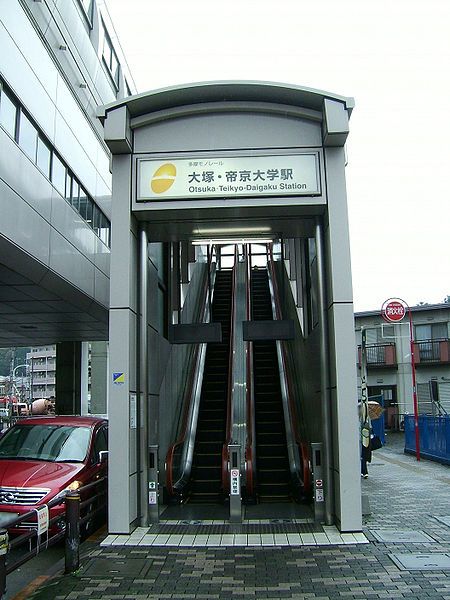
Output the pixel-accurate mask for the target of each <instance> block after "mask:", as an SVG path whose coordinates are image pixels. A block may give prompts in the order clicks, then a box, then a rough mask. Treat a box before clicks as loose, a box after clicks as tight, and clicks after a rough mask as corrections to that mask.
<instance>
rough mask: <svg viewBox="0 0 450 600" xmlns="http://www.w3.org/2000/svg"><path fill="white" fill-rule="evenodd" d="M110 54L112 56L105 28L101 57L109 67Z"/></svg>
mask: <svg viewBox="0 0 450 600" xmlns="http://www.w3.org/2000/svg"><path fill="white" fill-rule="evenodd" d="M111 56H112V48H111V42H110V41H109V37H108V34H107V33H106V29H105V39H104V42H103V58H104V60H105V62H106V64H107V65H108V67H109V68H111Z"/></svg>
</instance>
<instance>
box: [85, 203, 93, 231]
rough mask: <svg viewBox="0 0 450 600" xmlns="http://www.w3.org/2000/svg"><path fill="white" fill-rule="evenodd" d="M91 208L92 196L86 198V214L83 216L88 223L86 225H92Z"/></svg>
mask: <svg viewBox="0 0 450 600" xmlns="http://www.w3.org/2000/svg"><path fill="white" fill-rule="evenodd" d="M93 209H94V203H93V201H92V198H89V197H88V198H86V216H85V217H84V218H85V219H86V223H88V225H90V226H91V227H92V225H93V224H92V216H93Z"/></svg>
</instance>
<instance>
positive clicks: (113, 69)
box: [102, 26, 119, 88]
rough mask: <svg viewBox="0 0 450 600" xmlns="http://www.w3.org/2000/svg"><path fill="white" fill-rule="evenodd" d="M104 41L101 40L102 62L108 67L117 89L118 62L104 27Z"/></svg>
mask: <svg viewBox="0 0 450 600" xmlns="http://www.w3.org/2000/svg"><path fill="white" fill-rule="evenodd" d="M103 31H104V34H105V35H104V40H103V57H102V58H103V61H104V62H105V64H106V66H107V67H108V70H109V74H110V75H111V77H112V80H113V81H114V84H115V86H116V88H118V87H119V60H118V58H117V54H116V51H115V50H114V46H113V45H112V42H111V38H110V37H109V34H108V32H107V31H106V27H105V26H103Z"/></svg>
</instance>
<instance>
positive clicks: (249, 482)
mask: <svg viewBox="0 0 450 600" xmlns="http://www.w3.org/2000/svg"><path fill="white" fill-rule="evenodd" d="M246 261H247V265H246V267H247V268H246V290H247V293H246V303H247V307H246V312H247V321H250V320H251V318H252V315H251V289H250V285H251V279H250V272H251V261H250V257H249V246H247V247H246ZM246 345H247V356H246V371H247V377H246V383H247V388H246V405H247V442H246V446H245V468H246V472H245V477H246V488H247V491H246V493H247V495H248V496H253V491H254V483H255V476H254V475H255V455H256V453H255V439H256V435H255V417H254V413H255V411H254V405H255V398H254V387H253V370H252V365H253V344H252V342H248V341H247V342H246Z"/></svg>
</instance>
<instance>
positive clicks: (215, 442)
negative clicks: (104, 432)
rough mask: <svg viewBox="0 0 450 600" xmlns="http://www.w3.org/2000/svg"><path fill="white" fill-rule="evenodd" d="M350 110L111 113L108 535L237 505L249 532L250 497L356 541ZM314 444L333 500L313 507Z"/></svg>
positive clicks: (202, 102)
mask: <svg viewBox="0 0 450 600" xmlns="http://www.w3.org/2000/svg"><path fill="white" fill-rule="evenodd" d="M352 107H353V101H352V99H351V98H346V97H341V96H337V95H333V94H329V93H325V92H320V91H316V90H311V89H306V88H301V87H295V86H288V85H283V84H272V83H259V82H211V83H201V84H192V85H187V86H180V87H173V88H168V89H163V90H158V91H154V92H149V93H145V94H140V95H137V96H133V97H130V98H127V99H124V100H121V101H118V102H115V103H113V104H109V105H106V106H103V107H100V108H99V112H98V116H99V118H100V119H101V121H102V123H103V125H104V135H105V141H106V143H107V144H108V146H109V148H110V150H111V152H112V177H113V199H112V246H111V293H110V335H109V339H110V378H111V379H110V397H109V407H108V414H109V419H110V461H109V469H110V476H109V481H110V483H109V485H110V488H109V531H110V533H128V532H130V531H131V530H132V529H133V528H134V527H135V526H137V525H143V526H145V525H148V524H149V523H150V522H155V521H157V520H158V518H159V515H160V511H161V506H162V504H163V503H165V502H169V503H170V502H174V501H181V502H186V501H188V502H195V499H196V498H197V500H198V502H203V503H204V506H205V507H206V506H207V505H208V504H210V503H211V502H218V503H220V502H221V503H222V504H223V503H226V502H228V499H229V497H230V498H231V501H230V507H231V509H232V511H231V512H232V515H233V514H234V517H235V518H236V519H237V520H239V514H238V513H236V512H234V513H233V510H234V508H233V507H234V502H235V500H236V496H239V498H241V497H243V498H244V499H245V500H247V501H248V502H257V503H258V502H264V500H266V501H268V502H269V503H270V502H271V501H272V502H274V503H275V502H277V501H283V498H281V496H283V494H284V496H285V497H284V500H288V499H291V500H292V499H297V500H298V499H299V498H300V497H302V496H303V497H304V496H307V495H308V494H311V493H312V494H313V495H315V497H316V499H318V500H319V501H320V502H322V501H323V507H324V512H323V520H324V521H325V522H326V523H327V524H333V523H334V524H336V525H337V526H338V527H339V528H340V530H341V531H358V530H360V529H361V488H360V477H359V443H358V440H359V435H358V427H359V424H358V416H357V408H356V360H355V350H354V348H355V340H354V326H353V304H352V283H351V268H350V248H349V232H348V217H347V202H346V188H345V174H344V169H345V151H344V144H345V141H346V139H347V135H348V132H349V127H348V123H349V117H350V114H351V110H352ZM230 247H231V248H233V247H236V248H237V250H236V252H234V253H233V252H231V254H232V255H233V256H234V259H233V261H232V263H231V264H228V263H227V260H228V259H227V257H226V255H227V250H229V249H230ZM257 248H259V250H261V249H262V250H261V251H262V254H263V256H264V255H265V256H266V260H265V261H263V263H262V264H261V262H258V260H259V259H258V260H256V259H255V258H254V257H253V259H252V254H253V255H254V254H255V249H257ZM274 323H275V324H274ZM264 344H266V345H264ZM270 344H272V346H270ZM274 365H275V366H274ZM268 375H269V376H268ZM264 378H266V379H264ZM274 379H276V380H277V381H278V382H279V385H278V387H277V389H276V390H275V388H269V387H268V386H269V384H270V383H273V381H272V380H274ZM208 386H209V387H208ZM268 390H269V393H268ZM264 393H266V395H265V397H264ZM275 396H277V397H278V396H279V398H280V403H281V404H280V406H282V408H277V407H276V406H275V399H274V398H275ZM271 436H272V439H271ZM177 442H178V443H177ZM312 444H313V448H314V447H316V446H314V444H321V448H322V452H321V454H320V465H317V467H318V468H319V467H320V469H321V473H322V474H321V479H320V486H321V489H320V490H316V489H312V490H311V489H310V488H308V482H307V479H308V475H307V473H306V471H307V469H306V468H305V465H307V464H308V461H310V460H311V454H310V452H311V451H310V448H311V445H312ZM281 446H283V447H284V448H285V450H284V451H283V453H281V454H277V453H276V452H275V450H274V449H275V447H281ZM282 454H283V455H284V459H283V460H285V466H284V467H282V466H280V461H281V459H282ZM272 459H276V460H275V463H276V464H273V462H274V461H273V460H272ZM286 461H287V462H286ZM286 465H287V466H286ZM295 465H297V466H295ZM283 472H284V474H283ZM286 472H287V473H288V475H287V478H288V479H289V478H290V477H289V474H290V476H291V479H292V480H291V481H290V482H287V481H286V480H285V479H286ZM296 477H297V484H295V483H294V485H293V489H294V491H292V487H291V488H290V489H291V491H289V490H288V489H287V488H286V486H288V487H289V486H290V485H291V484H292V482H293V481H295V479H296ZM283 486H284V487H283ZM313 488H314V486H313ZM274 490H277V491H276V492H274ZM230 494H231V496H230ZM205 510H206V508H205ZM236 510H237V511H240V510H241V508H240V507H239V506H238V508H237V509H236ZM232 520H233V518H232Z"/></svg>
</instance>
